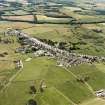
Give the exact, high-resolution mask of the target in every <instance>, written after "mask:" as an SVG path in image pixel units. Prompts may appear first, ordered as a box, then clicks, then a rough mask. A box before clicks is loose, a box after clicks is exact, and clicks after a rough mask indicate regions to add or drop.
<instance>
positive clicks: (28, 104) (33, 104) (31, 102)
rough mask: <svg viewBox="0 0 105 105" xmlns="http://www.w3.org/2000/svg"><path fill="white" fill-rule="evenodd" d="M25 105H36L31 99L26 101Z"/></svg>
mask: <svg viewBox="0 0 105 105" xmlns="http://www.w3.org/2000/svg"><path fill="white" fill-rule="evenodd" d="M26 105H37V102H36V101H35V100H33V99H30V100H28V102H27V104H26Z"/></svg>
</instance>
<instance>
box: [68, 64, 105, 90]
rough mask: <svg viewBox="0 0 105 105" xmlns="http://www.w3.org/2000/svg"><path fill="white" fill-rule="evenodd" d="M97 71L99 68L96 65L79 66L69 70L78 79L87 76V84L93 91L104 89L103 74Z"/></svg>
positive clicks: (104, 77)
mask: <svg viewBox="0 0 105 105" xmlns="http://www.w3.org/2000/svg"><path fill="white" fill-rule="evenodd" d="M78 69H79V70H78ZM99 69H100V67H99V66H98V65H97V66H95V65H88V66H87V65H81V66H79V67H78V68H76V67H73V68H70V70H71V71H72V72H73V73H74V74H75V75H76V76H78V77H85V76H89V78H90V79H89V80H88V81H87V82H88V84H89V85H90V86H91V87H92V88H93V90H94V91H96V90H100V89H103V88H105V82H104V80H105V73H103V72H102V71H101V70H99Z"/></svg>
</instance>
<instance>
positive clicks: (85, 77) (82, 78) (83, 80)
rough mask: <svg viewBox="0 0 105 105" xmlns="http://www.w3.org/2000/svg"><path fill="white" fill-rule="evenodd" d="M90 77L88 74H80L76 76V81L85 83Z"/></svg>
mask: <svg viewBox="0 0 105 105" xmlns="http://www.w3.org/2000/svg"><path fill="white" fill-rule="evenodd" d="M89 79H90V77H89V76H81V77H78V78H77V82H81V83H85V82H87V81H88V80H89Z"/></svg>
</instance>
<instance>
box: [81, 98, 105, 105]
mask: <svg viewBox="0 0 105 105" xmlns="http://www.w3.org/2000/svg"><path fill="white" fill-rule="evenodd" d="M104 104H105V100H103V99H100V98H95V99H91V100H89V101H88V102H84V103H83V104H81V105H104Z"/></svg>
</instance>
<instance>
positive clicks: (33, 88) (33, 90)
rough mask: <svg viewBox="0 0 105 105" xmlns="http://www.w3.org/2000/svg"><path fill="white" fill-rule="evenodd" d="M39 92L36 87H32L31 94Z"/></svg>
mask: <svg viewBox="0 0 105 105" xmlns="http://www.w3.org/2000/svg"><path fill="white" fill-rule="evenodd" d="M36 92H37V90H36V88H35V86H34V85H32V86H30V94H36Z"/></svg>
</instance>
